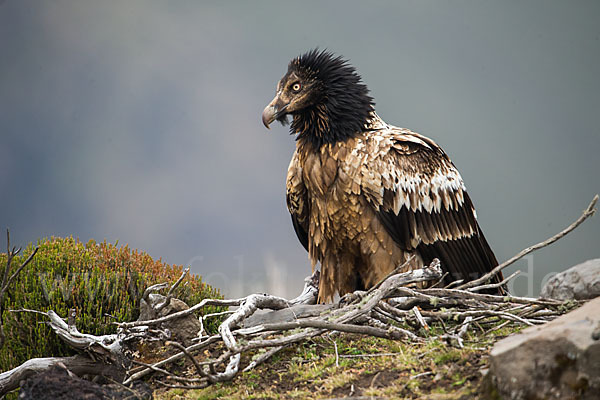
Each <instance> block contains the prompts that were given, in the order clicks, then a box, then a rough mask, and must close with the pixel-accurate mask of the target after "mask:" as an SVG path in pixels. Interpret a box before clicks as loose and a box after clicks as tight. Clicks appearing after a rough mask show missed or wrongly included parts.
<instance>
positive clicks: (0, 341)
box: [0, 229, 39, 348]
mask: <svg viewBox="0 0 600 400" xmlns="http://www.w3.org/2000/svg"><path fill="white" fill-rule="evenodd" d="M38 250H39V246H36V247H35V248H34V249H33V251H32V252H31V254H30V255H29V257H27V259H26V260H25V261H23V263H22V264H21V265H20V266H19V267H18V268H17V269H16V270H15V272H13V273H12V275H10V276H9V273H10V268H11V264H12V261H13V259H14V258H15V256H17V254H19V253H20V252H21V248H18V249H17V248H15V247H13V248H11V247H10V231H9V230H8V229H6V266H5V267H4V273H3V274H2V283H1V284H0V348H1V347H2V346H4V341H5V339H6V337H5V336H4V319H3V318H2V315H3V314H4V296H5V295H6V292H7V291H8V289H9V288H10V285H11V283H12V281H13V280H14V279H15V278H16V277H17V276H18V275H19V274H20V273H21V271H22V270H23V268H25V267H26V266H27V264H29V263H30V262H31V260H33V257H35V255H36V254H37V252H38Z"/></svg>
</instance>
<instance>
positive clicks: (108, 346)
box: [0, 196, 598, 395]
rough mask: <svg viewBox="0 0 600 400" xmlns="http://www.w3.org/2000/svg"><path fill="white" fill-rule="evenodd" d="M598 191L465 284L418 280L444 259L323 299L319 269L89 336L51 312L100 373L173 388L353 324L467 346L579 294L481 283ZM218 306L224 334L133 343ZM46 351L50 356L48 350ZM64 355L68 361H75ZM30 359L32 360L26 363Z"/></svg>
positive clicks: (436, 270)
mask: <svg viewBox="0 0 600 400" xmlns="http://www.w3.org/2000/svg"><path fill="white" fill-rule="evenodd" d="M597 200H598V196H595V197H594V199H593V200H592V202H591V203H590V205H589V206H588V208H587V209H586V210H585V211H584V213H583V214H582V216H581V217H580V218H579V219H578V220H577V221H575V222H574V223H573V224H572V225H571V226H569V227H568V228H566V229H565V230H564V231H562V232H560V233H559V234H557V235H555V236H554V237H552V238H550V239H548V240H546V241H544V242H542V243H540V244H538V245H535V246H531V247H529V248H527V249H525V250H523V251H522V252H520V253H519V254H517V255H516V256H515V257H513V258H511V259H509V260H508V261H507V262H505V263H502V264H500V265H499V266H498V268H496V269H495V270H494V271H493V273H490V274H487V275H486V276H484V277H482V278H481V279H478V280H476V281H472V282H468V283H465V284H453V285H452V284H451V285H449V286H447V287H445V288H440V287H437V286H438V285H432V286H430V287H429V288H425V289H423V288H419V285H417V284H418V283H419V282H441V280H442V279H443V274H442V268H441V267H440V263H439V261H438V260H437V259H436V260H434V261H433V262H432V263H431V265H429V266H427V267H425V268H422V269H417V270H413V271H410V272H405V273H394V274H391V275H390V276H388V277H386V279H384V280H383V281H382V282H380V283H379V284H378V285H376V286H375V287H374V288H372V289H371V290H369V291H368V292H355V293H352V294H350V295H347V296H344V297H343V298H341V299H340V300H339V301H338V302H337V303H335V304H329V305H316V304H315V303H316V299H317V297H318V279H319V275H318V271H317V272H316V273H315V274H314V275H313V276H311V277H309V278H307V280H306V282H305V286H304V290H303V291H302V294H301V295H300V296H298V297H297V298H295V299H293V300H286V299H284V298H281V297H277V296H271V295H268V294H252V295H250V296H247V297H245V298H241V299H233V300H219V299H205V300H203V301H202V302H200V303H198V304H196V305H194V306H192V307H190V308H189V309H187V310H183V311H179V312H176V313H173V314H170V315H167V316H163V317H159V318H154V319H149V320H143V321H132V322H123V323H116V325H117V326H118V331H117V333H116V334H115V335H106V336H101V337H99V336H92V335H86V334H83V333H80V332H78V331H77V329H75V328H74V326H71V325H72V324H67V323H65V322H64V321H63V320H62V319H61V318H60V317H58V316H57V315H56V314H55V313H54V312H52V311H49V312H48V313H44V315H46V316H47V317H48V319H49V321H50V326H51V327H52V328H53V329H54V331H55V332H56V333H57V334H58V335H59V336H60V337H61V338H62V339H63V340H65V341H66V342H67V343H69V344H70V345H71V346H72V347H74V348H77V349H79V350H81V351H83V352H85V353H86V354H87V355H88V357H90V358H92V359H94V360H97V361H98V362H99V363H100V364H101V365H102V366H103V369H102V371H96V373H98V374H106V371H105V369H106V367H107V366H113V367H114V368H116V369H117V370H118V371H124V375H123V376H124V378H123V379H122V380H121V381H122V382H123V383H124V384H126V385H127V384H131V383H132V382H134V381H136V380H138V379H140V378H142V377H144V376H147V375H148V374H151V373H153V374H156V376H157V379H156V382H157V383H159V384H161V385H163V386H166V387H173V388H175V387H178V388H187V389H192V388H201V387H205V386H206V385H209V384H211V383H214V382H222V381H227V380H230V379H233V378H234V377H235V376H236V375H237V374H238V373H239V371H241V370H243V371H249V370H251V369H253V368H255V367H256V366H257V365H259V364H260V363H263V362H265V361H266V360H268V359H269V358H270V357H272V356H273V355H274V354H276V353H277V352H279V351H280V350H282V349H283V348H285V347H286V346H289V345H291V344H294V343H299V342H303V341H305V340H307V339H310V338H313V337H315V336H319V335H324V334H331V333H333V332H349V333H354V334H361V335H369V336H376V337H382V338H387V339H393V340H402V341H407V342H424V341H431V340H441V341H444V342H446V343H448V345H450V346H456V347H463V346H464V343H465V340H466V338H467V337H468V333H469V332H470V331H473V330H478V331H480V332H489V331H492V330H495V329H499V328H501V327H503V326H506V325H508V324H517V325H536V324H542V323H545V322H547V321H550V320H552V319H554V318H556V317H557V316H558V315H560V314H562V313H564V312H566V311H568V310H569V309H570V308H572V307H575V306H576V305H577V303H576V302H571V303H564V302H561V301H557V300H551V299H538V298H528V297H518V296H512V295H503V296H500V295H491V294H483V293H479V292H480V291H482V290H485V289H489V288H491V287H493V285H500V284H505V283H506V282H507V281H509V280H510V279H513V278H514V277H515V276H516V275H517V273H514V274H512V275H510V276H509V277H507V278H506V279H505V280H504V281H503V282H501V283H497V284H489V283H488V281H489V280H490V278H492V277H493V275H494V274H495V273H497V272H499V271H501V270H502V269H503V268H506V267H507V266H508V265H510V264H512V263H513V262H514V261H516V260H518V259H519V258H520V257H523V256H524V255H526V254H528V253H529V252H531V251H533V250H536V249H539V248H541V247H544V246H547V245H549V244H551V243H553V242H554V241H556V240H558V239H559V238H561V237H563V236H564V235H566V234H567V233H569V232H570V231H572V230H573V229H575V228H576V227H577V226H578V225H579V224H581V223H582V222H583V221H584V220H585V219H587V218H589V217H590V216H591V215H593V214H594V212H595V208H594V206H595V204H596V202H597ZM186 274H187V271H184V273H183V274H182V276H181V278H180V279H179V280H178V281H177V282H176V283H175V284H174V285H172V286H171V288H170V290H169V291H168V294H167V296H163V297H164V298H163V299H162V301H158V302H154V304H155V306H154V308H155V311H156V313H155V315H159V314H158V311H160V308H162V307H164V304H168V302H169V301H170V299H171V298H172V297H173V291H174V289H175V288H176V286H177V285H178V284H179V283H181V281H182V280H183V279H184V277H185V275H186ZM167 286H168V285H166V284H163V285H160V286H155V287H151V288H149V289H148V290H147V291H146V293H145V294H144V297H145V298H146V300H147V298H148V296H149V293H150V292H151V291H156V290H159V289H166V288H167ZM155 296H157V295H155ZM209 305H217V306H231V307H237V308H236V309H235V310H233V311H230V312H228V313H226V314H224V313H219V315H214V316H212V317H217V316H224V315H227V318H226V319H225V320H224V321H223V322H222V323H221V325H220V326H219V329H218V333H216V334H212V335H209V334H207V333H206V332H204V329H202V330H200V332H199V334H198V336H197V337H196V338H194V341H195V343H193V344H192V345H190V346H187V347H186V346H183V345H182V344H181V343H177V342H174V341H167V342H166V344H167V345H169V346H170V347H172V348H175V349H177V350H178V352H176V353H174V354H171V355H170V356H168V357H165V358H164V359H162V360H160V361H158V362H155V363H152V364H147V363H141V362H139V361H137V360H135V359H134V357H133V354H134V352H133V351H132V350H133V349H134V348H135V344H136V343H138V342H139V341H147V340H149V339H151V340H163V339H164V336H165V335H166V336H168V332H165V329H163V325H164V324H165V323H167V322H169V321H173V320H175V319H179V318H186V317H187V318H189V317H190V316H191V315H192V314H193V313H195V312H196V311H198V310H200V309H202V308H203V307H206V306H209ZM19 311H24V312H35V311H33V310H19ZM207 317H209V316H205V317H203V318H201V322H202V321H203V320H204V319H205V318H207ZM206 350H210V351H209V352H206ZM207 354H210V355H207ZM336 354H337V353H336ZM184 358H187V359H188V360H190V362H191V365H192V366H193V368H194V370H195V371H196V374H197V375H196V376H194V377H183V376H177V374H175V373H173V371H170V370H169V368H171V367H170V366H171V365H172V364H173V363H174V362H175V361H177V360H181V359H184ZM38 360H45V361H43V362H44V363H48V361H47V360H46V359H38ZM64 361H65V362H66V363H67V364H68V363H69V362H71V361H70V360H64ZM77 362H78V363H81V360H80V359H78V360H77ZM27 363H29V364H28V365H27V366H26V365H25V364H27ZM27 363H25V364H23V365H22V366H20V367H18V368H15V369H14V370H12V371H7V372H5V373H2V374H0V395H2V394H4V393H6V392H7V391H9V390H11V388H14V387H15V380H17V379H22V377H23V376H24V373H25V372H26V370H27V369H28V368H29V369H31V370H33V369H32V368H33V367H32V365H33V366H35V367H36V368H37V369H36V371H37V370H39V368H40V365H42V361H39V362H38V363H37V364H36V363H35V360H29V361H28V362H27ZM32 363H33V364H32ZM44 365H46V364H44ZM67 367H68V366H67ZM73 369H75V368H73ZM88 369H89V368H88ZM113 375H114V374H113Z"/></svg>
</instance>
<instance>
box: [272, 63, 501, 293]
mask: <svg viewBox="0 0 600 400" xmlns="http://www.w3.org/2000/svg"><path fill="white" fill-rule="evenodd" d="M288 114H291V115H292V117H293V122H292V125H291V130H292V133H295V134H297V146H296V151H295V152H294V155H293V157H292V160H291V163H290V166H289V169H288V176H287V205H288V209H289V211H290V214H291V215H292V222H293V226H294V229H295V230H296V233H297V235H298V238H299V239H300V242H301V243H302V245H303V246H304V247H305V248H306V249H307V251H308V253H309V258H310V260H311V263H312V267H313V269H314V268H315V266H316V264H317V263H318V262H320V264H321V282H320V287H319V296H320V301H330V300H332V299H333V296H334V295H335V293H336V292H337V293H339V294H340V295H344V294H346V293H348V292H352V291H354V290H357V289H368V288H370V287H372V286H373V285H375V284H376V283H377V282H379V281H380V280H381V279H382V278H384V277H385V276H386V275H387V274H389V273H390V272H391V271H393V270H394V269H395V268H396V267H398V266H400V265H402V264H403V263H405V261H406V260H408V259H409V258H410V257H411V256H413V255H414V256H415V257H414V259H413V260H412V262H411V264H410V265H408V266H407V267H406V269H413V268H418V267H421V266H423V264H424V263H429V262H431V260H433V258H436V257H437V258H439V259H440V260H441V262H442V268H443V269H445V270H446V271H448V272H449V273H450V276H449V278H448V279H447V281H453V280H456V279H465V280H471V279H475V278H477V277H479V276H481V275H482V274H484V273H486V272H488V271H490V270H491V269H492V268H493V267H495V266H496V265H497V264H498V262H497V261H496V258H495V256H494V254H493V252H492V250H491V249H490V247H489V245H488V243H487V241H486V240H485V237H484V236H483V233H482V232H481V230H480V228H479V225H478V223H477V220H476V215H475V209H474V208H473V204H472V203H471V200H470V198H469V196H468V194H467V192H466V190H465V186H464V184H463V181H462V179H461V177H460V174H459V173H458V171H457V170H456V168H455V167H454V165H453V164H452V162H451V161H450V159H449V158H448V157H447V156H446V154H445V153H444V152H443V151H442V149H441V148H440V147H439V146H438V145H437V144H436V143H434V142H433V141H432V140H431V139H428V138H426V137H424V136H422V135H419V134H417V133H414V132H411V131H410V130H408V129H402V128H397V127H394V126H391V125H388V124H386V123H385V122H384V121H382V120H381V119H380V118H379V117H378V116H377V114H376V113H375V112H374V109H373V103H372V99H371V98H370V97H369V96H368V91H367V88H366V86H364V85H363V84H362V83H361V82H360V77H359V76H358V75H357V74H356V72H355V71H354V69H353V68H352V67H351V66H349V65H348V63H347V62H346V61H344V60H343V59H341V58H339V57H334V56H333V55H332V54H330V53H327V52H318V51H311V52H309V53H307V54H305V55H303V56H300V57H298V58H296V59H294V60H292V61H291V62H290V65H289V68H288V72H287V73H286V75H285V76H284V77H283V78H282V79H281V81H280V82H279V84H278V92H277V96H276V97H275V99H273V101H272V102H271V103H270V104H269V105H268V106H267V107H266V108H265V111H264V112H263V122H264V123H265V125H266V126H267V127H268V126H269V124H270V123H271V122H272V121H273V120H275V119H278V120H280V121H282V122H285V117H286V115H288Z"/></svg>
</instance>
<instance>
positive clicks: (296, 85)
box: [292, 82, 302, 92]
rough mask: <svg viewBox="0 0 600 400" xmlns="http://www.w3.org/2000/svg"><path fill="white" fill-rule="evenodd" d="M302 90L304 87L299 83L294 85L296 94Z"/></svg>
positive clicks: (293, 88)
mask: <svg viewBox="0 0 600 400" xmlns="http://www.w3.org/2000/svg"><path fill="white" fill-rule="evenodd" d="M301 88H302V86H301V85H300V84H299V83H298V82H296V83H294V84H293V85H292V90H293V91H294V92H299V91H300V89H301Z"/></svg>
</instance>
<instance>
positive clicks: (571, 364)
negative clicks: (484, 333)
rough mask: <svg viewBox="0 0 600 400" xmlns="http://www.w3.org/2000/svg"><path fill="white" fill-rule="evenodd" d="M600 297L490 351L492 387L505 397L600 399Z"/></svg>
mask: <svg viewBox="0 0 600 400" xmlns="http://www.w3.org/2000/svg"><path fill="white" fill-rule="evenodd" d="M599 328H600V298H597V299H594V300H591V301H590V302H588V303H587V304H585V305H583V306H582V307H580V308H578V309H576V310H573V311H571V312H570V313H568V314H565V315H563V316H561V317H559V318H557V319H555V320H554V321H551V322H548V323H547V324H544V325H541V326H534V327H530V328H527V329H525V330H524V331H522V332H521V333H519V334H516V335H511V336H509V337H507V338H505V339H502V340H501V341H499V342H498V343H496V345H495V346H494V347H493V348H492V351H491V353H490V371H489V374H488V376H487V378H488V379H489V380H488V383H489V384H491V386H492V387H493V388H495V390H496V391H497V392H498V394H499V395H500V397H501V398H502V399H515V400H529V399H584V400H587V399H589V400H591V399H596V400H597V399H598V398H599V393H600V335H597V332H598V329H599Z"/></svg>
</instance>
